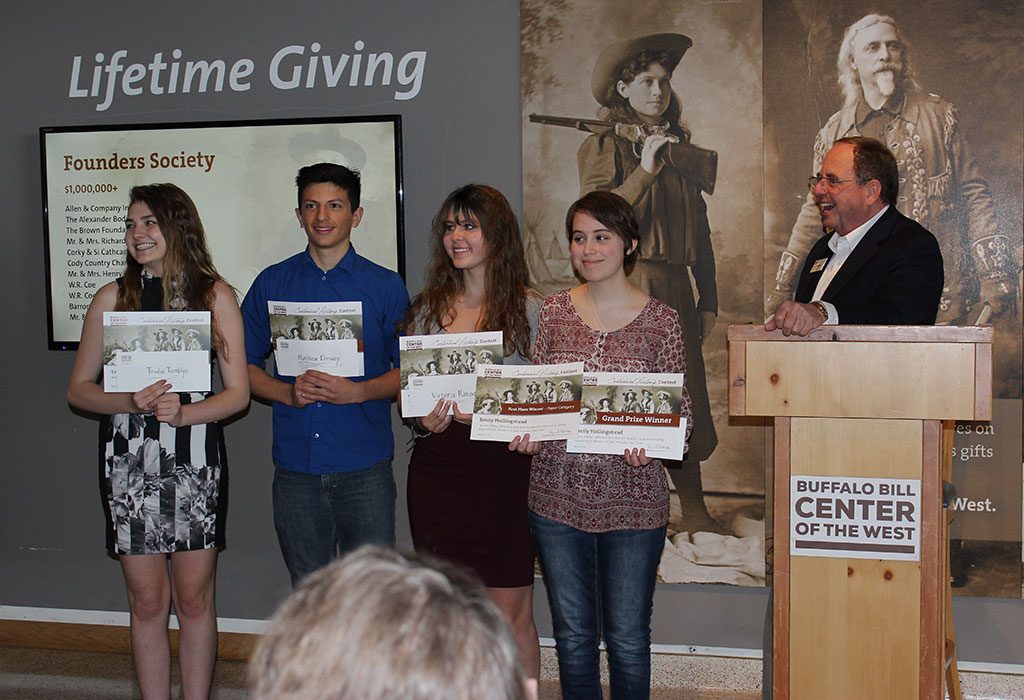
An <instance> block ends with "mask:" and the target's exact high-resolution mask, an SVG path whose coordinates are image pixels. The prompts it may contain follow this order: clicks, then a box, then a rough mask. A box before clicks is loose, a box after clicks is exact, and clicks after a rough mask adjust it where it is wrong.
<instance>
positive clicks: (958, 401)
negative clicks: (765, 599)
mask: <svg viewBox="0 0 1024 700" xmlns="http://www.w3.org/2000/svg"><path fill="white" fill-rule="evenodd" d="M728 337H729V414H730V415H732V416H771V417H773V418H774V419H775V478H774V486H773V490H772V491H773V495H774V520H773V524H774V595H775V607H774V611H773V617H774V638H773V642H772V646H773V666H772V669H773V686H774V697H775V699H776V700H785V699H788V698H792V699H793V700H825V699H827V700H840V699H843V698H850V699H851V700H853V699H856V700H863V699H864V698H876V699H878V700H903V699H912V698H921V699H925V698H927V699H928V700H934V699H937V698H942V697H943V669H944V668H946V661H947V659H948V660H950V661H953V662H954V665H953V666H952V669H949V670H947V673H948V676H949V678H950V679H955V678H956V668H955V652H954V651H953V649H954V643H953V635H952V603H951V601H952V598H951V597H950V589H949V574H948V567H949V563H948V534H947V527H948V523H947V519H946V518H945V517H944V516H943V510H942V492H943V487H942V484H943V479H947V480H948V479H949V474H950V472H949V470H950V467H951V457H952V439H953V425H954V424H953V421H956V420H989V419H991V414H992V329H991V328H989V327H944V326H823V327H821V328H818V329H816V330H815V331H813V332H812V333H811V335H810V336H808V337H807V338H797V337H796V336H791V337H789V338H786V337H784V336H783V335H782V333H781V332H780V331H774V332H771V333H769V332H766V331H765V330H764V329H763V328H761V327H760V326H751V325H747V326H730V327H729V333H728ZM915 504H916V505H915ZM951 685H956V686H957V687H956V692H951V696H952V697H956V696H957V694H958V692H959V687H958V684H951ZM951 691H952V689H951Z"/></svg>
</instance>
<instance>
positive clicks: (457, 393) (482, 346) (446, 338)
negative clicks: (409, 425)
mask: <svg viewBox="0 0 1024 700" xmlns="http://www.w3.org/2000/svg"><path fill="white" fill-rule="evenodd" d="M398 349H399V351H400V353H401V365H402V370H401V371H402V417H403V418H413V417H416V416H425V415H427V414H428V413H430V412H431V411H433V410H434V406H436V405H437V402H438V401H439V400H440V399H450V400H453V401H455V402H456V403H457V404H458V407H459V410H460V411H462V412H463V413H472V412H473V398H474V396H475V394H476V368H477V367H478V366H483V365H500V364H502V363H503V362H504V360H505V352H504V346H503V345H502V333H501V331H489V332H486V333H439V334H437V335H410V336H405V337H402V338H399V339H398Z"/></svg>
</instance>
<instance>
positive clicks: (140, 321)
mask: <svg viewBox="0 0 1024 700" xmlns="http://www.w3.org/2000/svg"><path fill="white" fill-rule="evenodd" d="M161 379H164V380H166V381H168V382H169V383H170V384H171V389H172V390H173V391H209V390H210V312H209V311H104V312H103V391H105V392H108V393H110V392H118V391H131V392H135V391H138V390H139V389H144V388H146V387H147V386H149V385H150V384H152V383H154V382H157V381H159V380H161Z"/></svg>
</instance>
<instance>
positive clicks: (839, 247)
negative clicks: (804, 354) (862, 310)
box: [811, 204, 889, 326]
mask: <svg viewBox="0 0 1024 700" xmlns="http://www.w3.org/2000/svg"><path fill="white" fill-rule="evenodd" d="M888 208H889V205H888V204H886V205H885V206H884V207H882V210H881V211H880V212H878V213H877V214H875V215H874V216H872V217H871V218H870V219H868V220H867V221H865V222H864V223H863V224H861V225H860V226H858V227H857V228H855V229H853V230H852V231H850V232H849V233H848V234H846V235H845V236H840V235H839V234H838V233H833V234H832V238H830V239H828V247H829V249H830V250H831V251H832V257H831V258H829V259H828V264H827V265H825V270H824V272H822V273H821V278H820V279H819V280H818V286H817V287H815V288H814V294H813V295H811V301H820V302H821V303H822V304H824V305H825V308H827V309H828V320H827V321H825V325H826V326H834V325H836V324H838V323H839V312H838V311H837V310H836V307H835V306H833V305H832V304H830V303H828V302H827V301H822V299H821V295H822V294H824V293H825V290H826V289H828V286H829V285H830V284H832V280H834V279H835V277H836V274H838V273H839V268H841V267H842V266H843V263H845V262H846V259H847V258H849V257H850V253H852V252H853V249H854V248H856V247H857V244H858V243H860V242H861V240H863V238H864V234H865V233H867V232H868V229H870V228H871V227H872V226H874V225H875V222H876V221H878V220H879V219H880V218H881V216H882V214H884V213H885V211H886V209H888Z"/></svg>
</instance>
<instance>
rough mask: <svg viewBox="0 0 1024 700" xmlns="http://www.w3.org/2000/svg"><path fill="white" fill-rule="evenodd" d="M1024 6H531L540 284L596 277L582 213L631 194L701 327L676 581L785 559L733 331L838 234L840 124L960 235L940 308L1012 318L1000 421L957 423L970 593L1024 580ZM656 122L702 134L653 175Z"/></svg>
mask: <svg viewBox="0 0 1024 700" xmlns="http://www.w3.org/2000/svg"><path fill="white" fill-rule="evenodd" d="M1022 12H1024V11H1022V8H1021V6H1020V4H1019V3H990V2H981V1H980V0H958V1H956V2H926V3H923V4H922V3H919V2H914V3H911V2H909V1H908V0H897V1H895V2H889V3H885V4H883V5H882V6H879V5H877V4H869V3H867V2H860V1H859V0H857V1H853V2H843V3H840V4H838V5H837V4H835V3H833V4H828V5H822V4H821V3H815V2H812V1H811V0H784V1H783V2H773V3H761V2H733V3H698V2H683V3H650V4H647V5H644V6H643V7H641V8H638V7H636V6H629V7H626V6H624V5H621V4H620V3H614V2H586V3H584V2H572V1H568V2H557V3H552V2H540V1H539V0H526V1H524V2H523V3H522V73H523V78H522V84H523V160H524V229H525V236H526V242H527V246H528V256H529V262H530V266H531V272H532V274H533V278H534V280H535V282H536V283H537V284H538V285H539V286H540V287H541V289H542V290H543V291H544V292H546V293H550V292H553V291H556V290H558V289H562V288H565V287H568V286H571V285H573V284H575V283H576V280H575V278H574V276H573V272H572V268H571V266H570V264H569V261H568V254H567V248H566V238H565V233H564V229H563V226H564V224H563V217H564V212H565V210H566V208H567V206H568V205H569V204H570V203H571V202H572V201H573V200H574V199H575V198H576V197H577V196H579V195H580V194H581V193H582V192H585V191H588V190H591V189H610V190H613V191H616V192H618V193H620V194H622V195H623V196H625V197H626V198H627V199H628V200H630V201H631V202H632V203H634V207H635V209H636V212H637V215H638V218H639V219H640V223H641V227H642V229H643V232H644V235H645V237H646V238H645V240H644V242H643V244H642V245H641V261H640V262H639V263H638V265H637V268H636V270H635V271H634V272H633V274H632V277H631V279H632V281H633V282H634V283H635V284H637V285H638V286H640V287H642V288H643V289H645V291H648V292H649V293H651V294H652V295H654V296H657V297H659V298H661V299H663V300H664V301H666V302H667V303H669V304H670V305H671V306H672V307H673V308H675V309H676V310H677V311H678V312H679V314H680V317H681V319H682V321H683V326H684V334H685V336H686V344H687V355H688V359H689V362H690V363H691V366H690V369H691V372H690V374H689V375H688V376H687V385H688V388H689V391H690V394H691V396H693V397H694V402H695V416H694V431H693V444H692V446H691V455H690V459H688V460H687V461H685V462H683V463H682V464H681V465H678V464H676V465H674V466H676V467H680V466H681V468H675V469H670V470H669V475H670V477H671V480H672V482H673V491H674V493H673V502H672V516H671V521H670V523H669V543H668V544H669V546H667V547H666V550H665V554H664V555H663V566H662V569H661V571H660V572H659V573H660V574H661V577H662V579H663V580H665V581H717V582H729V583H746V584H755V585H757V584H761V583H762V582H763V581H764V573H765V572H764V570H763V569H762V570H760V571H757V570H754V569H751V568H748V567H747V564H748V563H749V558H750V557H752V556H753V554H754V552H755V550H756V554H757V555H758V556H761V555H763V554H764V551H765V550H767V561H768V573H769V575H770V562H771V543H772V533H771V527H770V512H769V517H768V519H767V520H768V525H767V527H766V526H765V524H764V523H765V520H764V511H765V500H766V499H765V480H766V479H767V480H768V483H770V481H771V479H772V473H771V452H770V443H771V436H770V431H769V430H768V429H767V428H766V427H765V426H763V425H759V424H752V423H744V422H740V421H737V420H730V419H729V417H728V408H727V405H726V386H725V382H726V343H725V337H724V329H725V327H726V326H727V325H729V324H730V323H748V322H753V323H759V322H760V321H761V320H763V319H764V318H765V316H766V315H767V314H768V313H769V312H770V311H772V310H774V308H775V307H776V306H777V305H778V303H779V302H780V301H781V300H783V299H786V298H791V297H792V293H793V288H794V286H795V280H796V277H797V275H798V273H799V269H800V266H801V265H802V264H803V262H804V258H805V257H806V255H807V253H808V250H809V248H810V245H811V244H812V243H813V242H814V241H815V240H817V239H818V238H819V237H820V236H821V235H822V232H823V231H822V227H821V219H820V216H819V213H818V211H817V209H816V207H814V206H813V202H811V201H809V200H808V189H807V178H808V176H810V175H812V174H815V173H817V172H818V170H819V167H820V164H821V159H822V157H823V156H824V153H825V151H827V149H828V147H829V146H831V144H832V142H833V141H834V140H835V139H837V138H840V137H843V136H850V135H868V136H872V137H875V138H878V139H879V140H881V141H883V142H884V143H885V144H886V145H887V146H889V148H890V149H891V150H892V151H893V153H894V154H895V156H896V159H897V161H898V164H899V168H900V194H899V198H898V201H897V208H898V209H899V210H900V211H901V212H903V213H904V214H905V215H907V216H909V217H911V218H913V219H916V220H917V221H919V222H920V223H921V224H922V225H924V226H925V227H926V228H928V229H929V230H931V231H932V232H933V233H934V234H935V236H936V238H937V240H938V241H939V245H940V248H941V250H942V254H943V259H944V267H945V288H944V290H943V294H942V300H941V304H940V310H939V317H938V323H940V324H948V325H977V324H991V325H992V326H993V327H994V329H995V347H994V360H993V364H994V375H995V376H994V381H993V388H994V394H995V404H994V409H993V420H992V421H991V422H986V423H976V424H975V423H972V424H960V425H958V426H957V427H956V435H955V445H954V448H953V454H952V457H953V464H954V481H955V486H956V487H957V495H956V498H955V499H954V500H953V501H952V503H951V504H950V508H951V510H952V513H953V515H954V524H953V537H954V543H953V575H954V585H955V586H956V587H957V588H956V590H957V591H958V592H959V593H962V594H969V595H985V596H1019V595H1021V585H1022V576H1021V572H1022V558H1024V557H1022V549H1021V542H1022V539H1024V538H1022V518H1021V510H1022V461H1021V460H1022V452H1021V427H1020V426H1021V393H1022V383H1021V376H1022V372H1021V250H1022V244H1021V231H1022V221H1024V215H1022V211H1024V196H1022V189H1021V182H1022V172H1024V167H1022V152H1024V148H1022V135H1024V123H1022V122H1024V116H1022V110H1021V108H1020V105H1021V89H1020V86H1021V85H1022V84H1024V80H1022V79H1024V49H1022V46H1024V41H1022V39H1024V37H1022V36H1021V34H1022V26H1024V17H1022ZM652 65H655V66H657V67H660V69H661V72H659V70H658V69H651V66H652ZM648 74H654V75H653V77H652V75H648ZM662 78H667V80H668V86H669V87H668V89H669V90H670V92H671V99H670V100H669V101H668V105H667V107H666V106H664V103H663V102H661V101H659V100H658V99H657V98H656V97H655V98H652V99H651V101H650V104H651V108H650V111H651V114H645V113H644V112H645V107H644V105H643V104H641V103H640V102H638V101H637V100H636V99H635V98H636V96H637V94H639V93H638V90H640V88H641V87H642V86H643V82H644V80H647V81H648V83H650V82H656V81H658V80H660V79H662ZM645 89H647V90H648V92H650V90H651V88H645ZM655 92H656V91H655ZM620 98H621V99H620ZM652 116H653V117H656V118H657V119H654V120H651V119H649V117H652ZM645 117H646V118H648V119H646V120H647V121H660V122H661V123H660V125H657V126H656V128H660V129H662V130H663V131H664V133H666V134H669V135H671V136H674V137H675V139H676V140H677V141H679V143H680V144H681V145H679V146H676V145H674V146H673V147H672V148H671V149H669V148H666V152H669V151H671V157H670V158H668V157H666V158H665V162H666V165H665V166H664V168H663V170H662V172H661V173H660V174H658V175H657V176H656V177H653V178H652V177H649V176H644V175H643V174H642V173H640V174H638V172H639V170H638V168H639V164H640V162H641V158H642V155H643V154H642V147H641V145H640V144H642V141H643V135H644V133H643V132H642V131H639V132H638V131H637V129H636V125H637V124H639V123H641V122H643V121H645ZM666 169H667V170H668V171H669V172H670V176H666V175H665V173H664V171H665V170H666ZM767 510H768V511H770V503H769V504H768V508H767ZM755 540H756V545H754V542H755ZM712 551H717V552H726V553H728V554H727V555H726V556H725V557H723V558H722V559H720V560H714V561H713V560H712V559H711V558H710V557H709V554H710V552H712ZM733 555H735V556H733Z"/></svg>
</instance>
